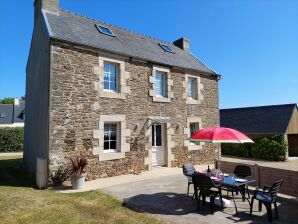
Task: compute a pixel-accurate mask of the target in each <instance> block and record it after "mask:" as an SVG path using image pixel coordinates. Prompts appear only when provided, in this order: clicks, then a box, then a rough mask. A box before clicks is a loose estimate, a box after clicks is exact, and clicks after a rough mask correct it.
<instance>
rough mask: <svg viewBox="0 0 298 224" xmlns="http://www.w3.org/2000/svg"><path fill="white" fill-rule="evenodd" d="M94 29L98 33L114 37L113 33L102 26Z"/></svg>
mask: <svg viewBox="0 0 298 224" xmlns="http://www.w3.org/2000/svg"><path fill="white" fill-rule="evenodd" d="M96 27H97V29H98V30H99V32H101V33H102V34H105V35H109V36H114V34H113V32H112V31H111V30H110V29H109V28H107V27H104V26H99V25H96Z"/></svg>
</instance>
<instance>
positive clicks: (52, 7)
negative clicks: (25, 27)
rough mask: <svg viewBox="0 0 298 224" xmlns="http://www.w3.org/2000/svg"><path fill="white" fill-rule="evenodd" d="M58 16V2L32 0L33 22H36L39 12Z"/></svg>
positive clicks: (54, 0)
mask: <svg viewBox="0 0 298 224" xmlns="http://www.w3.org/2000/svg"><path fill="white" fill-rule="evenodd" d="M42 9H43V10H45V11H47V12H52V13H56V14H59V0H34V20H35V21H37V19H38V15H39V14H40V12H41V10H42Z"/></svg>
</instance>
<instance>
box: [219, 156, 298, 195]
mask: <svg viewBox="0 0 298 224" xmlns="http://www.w3.org/2000/svg"><path fill="white" fill-rule="evenodd" d="M238 164H239V163H236V162H230V161H221V162H220V167H221V170H222V171H223V172H225V173H232V172H233V171H234V168H235V166H236V165H238ZM243 164H245V165H247V166H249V167H250V168H251V171H252V177H253V178H254V179H255V180H256V182H254V183H252V184H251V185H252V186H258V187H260V188H263V186H264V185H266V186H271V185H272V183H273V182H274V181H276V180H280V179H282V180H283V184H282V187H281V189H280V193H283V194H287V195H291V196H294V197H298V171H294V170H286V169H278V168H272V167H267V166H261V165H258V164H254V165H252V164H249V163H243Z"/></svg>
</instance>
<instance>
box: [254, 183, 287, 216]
mask: <svg viewBox="0 0 298 224" xmlns="http://www.w3.org/2000/svg"><path fill="white" fill-rule="evenodd" d="M281 184H282V180H278V181H275V182H274V183H273V184H272V186H271V187H269V186H264V188H263V191H262V190H259V189H258V188H257V189H256V190H255V191H254V195H253V197H252V199H251V203H250V216H252V208H253V203H254V199H256V200H258V201H259V211H262V203H263V204H264V205H265V207H266V209H267V215H268V221H269V222H272V208H271V204H272V203H273V204H274V209H275V214H276V218H278V212H277V205H276V198H277V193H278V191H279V189H280V187H281Z"/></svg>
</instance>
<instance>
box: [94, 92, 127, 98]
mask: <svg viewBox="0 0 298 224" xmlns="http://www.w3.org/2000/svg"><path fill="white" fill-rule="evenodd" d="M99 97H104V98H113V99H126V96H125V94H124V93H119V92H113V91H106V90H103V91H101V92H100V94H99Z"/></svg>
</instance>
